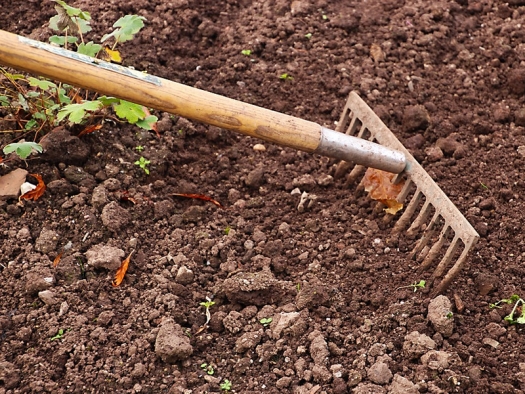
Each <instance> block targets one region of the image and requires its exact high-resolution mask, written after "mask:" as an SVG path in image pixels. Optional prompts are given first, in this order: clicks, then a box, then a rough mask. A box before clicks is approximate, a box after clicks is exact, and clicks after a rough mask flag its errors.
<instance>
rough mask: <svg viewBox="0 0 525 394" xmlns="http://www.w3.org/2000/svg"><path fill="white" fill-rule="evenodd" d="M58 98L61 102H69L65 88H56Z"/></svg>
mask: <svg viewBox="0 0 525 394" xmlns="http://www.w3.org/2000/svg"><path fill="white" fill-rule="evenodd" d="M58 100H59V101H60V103H61V104H69V103H71V99H70V98H69V96H67V95H66V90H65V89H62V88H60V89H58Z"/></svg>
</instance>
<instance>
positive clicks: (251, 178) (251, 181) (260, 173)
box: [244, 167, 265, 189]
mask: <svg viewBox="0 0 525 394" xmlns="http://www.w3.org/2000/svg"><path fill="white" fill-rule="evenodd" d="M264 174H265V171H264V168H263V167H257V168H256V169H255V170H252V171H250V172H249V173H248V175H247V176H246V179H245V180H244V183H245V184H246V186H248V187H250V188H253V189H257V188H259V187H260V186H261V185H262V184H263V183H264Z"/></svg>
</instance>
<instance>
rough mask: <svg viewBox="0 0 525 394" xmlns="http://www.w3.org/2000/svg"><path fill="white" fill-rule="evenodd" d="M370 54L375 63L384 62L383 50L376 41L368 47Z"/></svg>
mask: <svg viewBox="0 0 525 394" xmlns="http://www.w3.org/2000/svg"><path fill="white" fill-rule="evenodd" d="M370 56H372V59H374V62H375V63H379V62H384V61H385V59H386V56H385V52H383V50H382V49H381V47H380V46H379V45H377V44H376V43H373V44H372V46H371V47H370Z"/></svg>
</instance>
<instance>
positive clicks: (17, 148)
mask: <svg viewBox="0 0 525 394" xmlns="http://www.w3.org/2000/svg"><path fill="white" fill-rule="evenodd" d="M33 151H37V152H38V153H42V145H40V144H37V143H36V142H29V141H24V142H13V143H11V144H7V145H6V146H4V149H3V152H4V155H7V154H9V153H12V152H15V153H16V154H17V155H18V157H20V158H21V159H22V160H25V159H27V158H28V157H29V155H30V154H31V153H32V152H33Z"/></svg>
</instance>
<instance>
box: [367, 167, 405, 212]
mask: <svg viewBox="0 0 525 394" xmlns="http://www.w3.org/2000/svg"><path fill="white" fill-rule="evenodd" d="M394 176H395V174H391V173H390V172H385V171H381V170H376V169H374V168H369V169H368V170H366V173H365V176H364V178H363V183H364V186H365V191H367V192H368V195H369V196H370V198H372V199H373V200H376V201H379V202H381V203H383V204H385V205H386V206H387V208H386V209H385V211H386V212H387V213H390V214H392V215H395V214H396V212H398V211H399V210H400V209H403V204H402V203H400V202H398V201H397V200H396V197H397V196H398V195H399V192H400V191H401V189H402V188H403V185H404V184H405V182H404V181H403V182H399V183H397V184H393V183H392V179H393V178H394Z"/></svg>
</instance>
